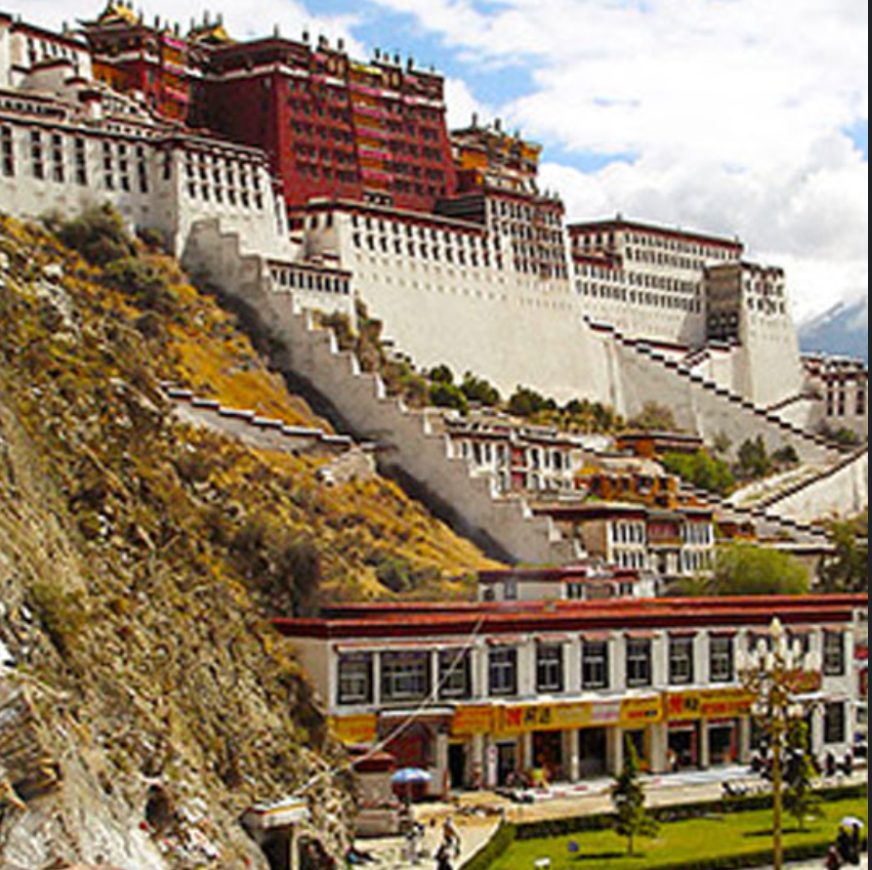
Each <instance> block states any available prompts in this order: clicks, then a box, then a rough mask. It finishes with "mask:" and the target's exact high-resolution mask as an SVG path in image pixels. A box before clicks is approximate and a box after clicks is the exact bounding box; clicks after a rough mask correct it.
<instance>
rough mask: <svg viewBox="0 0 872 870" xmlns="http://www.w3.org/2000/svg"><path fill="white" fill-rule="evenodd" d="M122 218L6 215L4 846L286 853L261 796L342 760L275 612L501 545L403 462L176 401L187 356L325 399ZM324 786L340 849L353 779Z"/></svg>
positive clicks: (303, 415)
mask: <svg viewBox="0 0 872 870" xmlns="http://www.w3.org/2000/svg"><path fill="white" fill-rule="evenodd" d="M110 223H111V222H110ZM110 229H111V227H110ZM113 232H114V231H113ZM110 235H112V233H111V232H110ZM64 237H65V238H66V239H67V240H69V239H70V238H71V237H72V238H73V239H75V238H76V234H75V233H73V234H72V236H71V234H70V233H65V236H64ZM102 242H103V244H104V248H105V247H107V246H108V247H109V249H110V250H111V255H106V254H105V250H104V252H103V255H102V256H97V255H96V254H94V253H93V252H89V258H90V259H91V260H92V262H97V261H100V260H104V261H106V260H112V262H111V264H110V265H107V266H106V268H105V269H103V268H97V267H94V266H91V265H88V264H87V263H86V262H85V261H84V260H83V259H82V258H80V257H79V256H78V255H77V254H75V253H73V252H72V251H71V250H69V249H68V248H65V247H63V246H62V245H61V244H60V242H59V241H57V240H56V238H55V237H54V236H51V235H49V234H47V233H45V232H43V231H41V230H37V229H35V228H32V227H23V226H21V225H20V224H16V223H13V222H11V221H0V590H2V592H0V866H2V867H4V868H5V867H7V866H8V867H21V868H25V870H31V868H34V870H37V868H43V867H45V866H48V865H49V864H51V866H53V867H54V866H57V867H64V866H67V863H66V862H69V863H75V862H76V861H86V862H93V863H101V862H105V863H107V864H112V865H117V866H118V867H119V868H122V870H169V868H194V867H197V868H219V867H220V868H222V870H235V868H244V867H255V868H264V867H265V866H266V865H265V863H264V861H263V857H262V856H261V855H260V854H259V852H258V851H257V849H256V848H255V847H254V846H253V844H252V843H251V842H250V841H249V840H248V838H247V836H246V835H245V834H244V832H243V829H242V828H241V826H240V824H239V817H240V815H241V814H242V812H243V811H244V810H245V809H246V808H247V807H248V806H249V805H250V804H251V803H252V802H255V801H269V800H274V799H279V798H282V797H284V796H287V795H289V794H291V793H293V792H294V790H295V789H296V788H298V787H299V786H300V785H301V784H302V783H305V782H308V781H309V779H310V778H311V776H312V774H313V773H314V772H316V771H321V770H323V769H325V766H326V767H330V766H331V765H340V766H341V757H340V755H339V753H338V750H337V749H336V748H335V747H334V746H333V745H332V743H331V742H330V740H329V737H328V736H327V734H326V732H325V729H324V723H323V720H322V718H321V715H320V714H319V712H318V709H317V706H316V703H315V701H314V700H313V698H312V697H311V695H310V691H309V689H308V687H307V685H306V683H305V681H304V680H303V679H302V677H301V675H300V673H299V671H298V668H297V665H296V663H295V662H294V660H293V656H292V653H291V650H290V649H289V648H288V647H287V646H286V645H285V643H284V642H283V641H282V640H281V639H280V638H278V637H277V636H276V635H275V634H274V633H273V632H272V631H271V630H270V629H269V628H268V626H267V625H266V624H265V622H264V617H265V616H267V615H269V614H270V613H271V612H283V613H289V612H307V611H308V610H310V609H311V608H313V607H314V606H316V604H317V602H318V601H319V600H324V599H330V600H335V599H337V598H346V599H349V598H362V597H374V596H378V597H390V595H392V594H394V591H402V592H404V593H409V592H411V593H415V592H419V593H421V594H424V593H425V592H427V593H429V594H432V593H433V592H434V591H438V592H439V594H441V595H443V596H445V595H462V594H465V593H466V592H468V581H467V582H464V581H463V580H462V579H461V580H458V579H457V578H463V577H464V576H466V575H468V574H469V572H470V571H472V570H474V569H476V568H478V567H483V566H485V565H487V564H488V563H487V562H486V561H485V560H484V559H483V558H482V557H481V555H480V554H479V553H478V552H477V551H476V550H474V549H473V548H472V547H471V546H470V545H469V544H467V543H466V542H463V541H461V540H459V539H457V538H456V537H455V536H454V535H453V534H452V533H451V532H450V531H449V530H448V529H447V528H445V527H444V526H442V525H440V524H438V523H437V522H435V521H434V520H433V519H432V518H431V517H430V516H429V515H428V514H427V513H426V512H424V511H423V510H422V509H421V508H420V507H419V506H417V505H416V504H414V503H412V502H410V501H409V500H408V499H407V498H406V497H405V496H404V495H403V494H402V492H401V491H400V490H398V489H397V488H396V487H395V486H394V485H393V484H390V483H388V482H386V481H383V480H381V479H378V478H376V479H374V480H369V481H367V482H363V483H350V484H346V485H344V486H335V487H332V488H325V487H324V486H323V484H321V483H320V482H319V479H318V476H317V470H318V467H319V462H320V461H321V460H316V459H314V458H310V457H306V456H299V457H297V456H292V455H288V454H281V455H277V454H276V455H274V454H267V453H256V452H253V451H251V450H249V449H247V448H245V447H244V446H242V445H241V444H239V443H236V442H233V441H231V440H228V439H225V438H222V437H220V436H218V435H216V434H214V433H211V432H209V431H207V430H198V429H191V428H185V427H182V426H181V425H179V424H178V423H176V422H175V421H174V418H173V417H172V415H171V413H170V412H171V409H170V407H169V406H168V404H167V403H166V401H165V399H164V397H163V394H162V392H161V390H160V389H159V386H158V385H159V383H160V382H161V380H173V381H175V382H177V383H182V384H188V385H190V386H192V387H193V388H195V389H196V390H197V391H198V392H200V393H203V394H206V393H209V394H212V395H214V396H216V397H218V398H220V399H221V400H222V401H225V402H227V403H231V404H236V405H244V406H246V407H257V408H258V410H260V411H262V412H263V413H269V414H271V415H273V416H281V417H282V418H283V419H287V420H288V421H289V422H292V421H294V420H296V421H300V422H311V421H312V415H311V412H310V411H309V410H308V408H307V407H306V406H305V404H304V403H302V402H300V401H299V400H297V399H295V398H294V397H292V396H290V395H288V393H287V392H286V390H285V389H284V386H283V384H282V383H281V381H280V380H278V379H277V378H275V377H273V376H271V375H270V373H269V372H268V371H267V370H266V369H265V368H264V366H263V365H262V364H261V362H260V361H259V359H258V357H257V355H256V353H255V352H254V351H253V350H252V348H251V346H250V345H249V344H248V343H247V341H246V340H245V339H244V337H243V336H242V335H241V334H240V333H239V332H238V331H237V330H236V328H235V325H234V322H233V320H232V319H231V318H229V317H228V316H227V315H225V314H224V313H222V312H221V311H220V310H219V309H218V308H217V307H216V306H215V305H214V304H213V303H212V302H211V301H210V300H209V299H207V298H204V297H202V296H200V295H199V294H198V293H197V292H196V291H195V290H194V289H193V288H191V287H190V286H188V285H187V284H186V283H185V282H184V279H183V277H182V276H181V275H180V274H178V273H177V272H176V271H175V269H174V267H173V266H172V264H168V263H166V262H165V261H163V260H162V259H161V258H160V257H158V256H149V255H147V254H146V253H144V251H143V249H142V248H141V246H135V245H133V244H132V243H130V242H129V241H127V240H124V239H121V238H119V239H115V240H114V241H113V240H111V239H110V240H109V242H111V243H112V244H115V245H116V247H115V248H114V249H112V244H108V243H107V240H106V239H105V238H104V239H103V240H102ZM118 245H120V247H118ZM80 247H81V246H80ZM84 248H85V250H86V251H88V250H89V249H88V248H87V246H84ZM392 590H393V591H392ZM316 792H317V794H316V795H315V797H316V799H315V800H314V801H313V807H315V818H314V821H313V830H312V833H311V835H312V838H313V840H315V839H317V840H319V841H320V842H321V843H322V847H321V848H322V849H323V851H324V854H325V855H328V856H329V855H338V854H339V853H340V852H341V850H342V848H343V846H344V837H345V827H344V822H345V819H346V818H347V813H348V809H349V806H350V796H349V795H350V786H349V784H348V782H347V781H346V778H345V777H342V776H339V777H326V778H324V779H323V780H321V781H320V784H319V785H318V786H317V787H316ZM319 851H320V850H319V849H314V850H313V854H314V853H318V852H319ZM4 862H5V863H4ZM52 862H56V863H52ZM312 866H313V867H316V866H317V867H319V868H320V866H324V867H326V866H329V861H326V860H325V861H324V862H322V863H321V864H320V865H318V864H313V865H312Z"/></svg>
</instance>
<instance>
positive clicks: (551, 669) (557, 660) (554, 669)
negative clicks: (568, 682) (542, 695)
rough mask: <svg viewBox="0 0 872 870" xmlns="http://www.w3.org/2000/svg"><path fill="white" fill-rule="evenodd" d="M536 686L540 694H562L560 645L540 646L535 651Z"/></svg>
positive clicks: (561, 652) (561, 651)
mask: <svg viewBox="0 0 872 870" xmlns="http://www.w3.org/2000/svg"><path fill="white" fill-rule="evenodd" d="M536 684H537V689H538V691H540V692H551V693H555V692H562V691H563V687H564V681H563V647H562V646H561V645H560V644H540V645H539V647H538V649H537V651H536Z"/></svg>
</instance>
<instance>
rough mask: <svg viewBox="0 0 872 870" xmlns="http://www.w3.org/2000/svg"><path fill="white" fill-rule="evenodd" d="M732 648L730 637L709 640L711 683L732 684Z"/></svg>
mask: <svg viewBox="0 0 872 870" xmlns="http://www.w3.org/2000/svg"><path fill="white" fill-rule="evenodd" d="M733 646H734V641H733V638H731V637H713V638H712V639H711V682H713V683H732V682H733V676H734V667H733V663H734V661H735V656H734V650H733Z"/></svg>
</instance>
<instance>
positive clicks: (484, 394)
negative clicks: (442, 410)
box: [460, 372, 503, 408]
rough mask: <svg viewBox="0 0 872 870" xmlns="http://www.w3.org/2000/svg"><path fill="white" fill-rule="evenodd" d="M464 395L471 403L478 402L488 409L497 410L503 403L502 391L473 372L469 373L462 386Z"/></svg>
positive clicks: (465, 376)
mask: <svg viewBox="0 0 872 870" xmlns="http://www.w3.org/2000/svg"><path fill="white" fill-rule="evenodd" d="M460 389H461V390H462V391H463V395H464V396H466V398H467V399H469V401H470V402H478V404H480V405H484V406H485V407H487V408H496V407H497V406H498V405H500V404H501V403H502V401H503V399H502V396H501V395H500V391H499V390H498V389H497V388H496V387H495V386H494V385H493V384H491V383H490V382H489V381H486V380H485V379H484V378H477V377H476V376H475V375H474V374H472V372H467V373H466V374H465V375H464V377H463V383H462V384H461V385H460Z"/></svg>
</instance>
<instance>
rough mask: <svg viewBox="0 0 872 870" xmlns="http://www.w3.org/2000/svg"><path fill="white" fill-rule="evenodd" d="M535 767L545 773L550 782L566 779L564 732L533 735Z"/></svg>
mask: <svg viewBox="0 0 872 870" xmlns="http://www.w3.org/2000/svg"><path fill="white" fill-rule="evenodd" d="M533 767H534V768H535V769H536V770H541V771H544V772H545V776H546V777H547V778H548V782H557V781H558V780H561V779H564V772H563V734H562V732H560V731H539V732H537V733H536V734H534V735H533Z"/></svg>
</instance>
